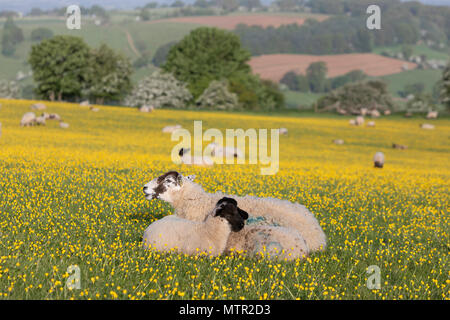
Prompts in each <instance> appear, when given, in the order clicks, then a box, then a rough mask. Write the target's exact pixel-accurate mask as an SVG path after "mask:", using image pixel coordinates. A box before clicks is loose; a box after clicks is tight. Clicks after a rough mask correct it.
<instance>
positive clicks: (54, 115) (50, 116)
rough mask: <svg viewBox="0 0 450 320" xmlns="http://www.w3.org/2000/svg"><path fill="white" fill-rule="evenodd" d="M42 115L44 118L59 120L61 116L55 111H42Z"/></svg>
mask: <svg viewBox="0 0 450 320" xmlns="http://www.w3.org/2000/svg"><path fill="white" fill-rule="evenodd" d="M42 116H43V117H44V118H45V120H57V121H61V116H60V115H59V114H57V113H45V112H44V113H43V114H42Z"/></svg>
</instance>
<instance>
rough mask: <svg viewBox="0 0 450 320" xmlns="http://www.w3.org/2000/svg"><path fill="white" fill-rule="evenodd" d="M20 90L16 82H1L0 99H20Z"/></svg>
mask: <svg viewBox="0 0 450 320" xmlns="http://www.w3.org/2000/svg"><path fill="white" fill-rule="evenodd" d="M19 94H20V88H19V86H18V85H17V83H16V82H15V81H8V80H0V98H6V99H17V98H19Z"/></svg>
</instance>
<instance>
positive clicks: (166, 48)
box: [152, 41, 177, 67]
mask: <svg viewBox="0 0 450 320" xmlns="http://www.w3.org/2000/svg"><path fill="white" fill-rule="evenodd" d="M175 44H177V41H171V42H169V43H166V44H163V45H162V46H161V47H159V48H158V50H156V52H155V55H154V56H153V59H152V63H153V64H154V65H155V66H157V67H160V66H162V65H163V64H164V63H166V59H167V55H168V54H169V52H170V49H172V47H173V46H174V45H175Z"/></svg>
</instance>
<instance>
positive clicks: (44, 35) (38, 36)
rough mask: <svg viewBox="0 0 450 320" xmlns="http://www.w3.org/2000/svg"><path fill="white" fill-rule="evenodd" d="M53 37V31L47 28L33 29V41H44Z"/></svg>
mask: <svg viewBox="0 0 450 320" xmlns="http://www.w3.org/2000/svg"><path fill="white" fill-rule="evenodd" d="M51 37H53V31H52V30H50V29H47V28H42V27H41V28H37V29H34V30H33V31H31V41H42V40H45V39H50V38H51Z"/></svg>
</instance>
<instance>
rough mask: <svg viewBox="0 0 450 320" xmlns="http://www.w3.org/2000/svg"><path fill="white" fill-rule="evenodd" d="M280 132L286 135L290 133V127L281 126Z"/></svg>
mask: <svg viewBox="0 0 450 320" xmlns="http://www.w3.org/2000/svg"><path fill="white" fill-rule="evenodd" d="M278 132H279V133H280V134H282V135H284V136H286V135H287V134H288V129H287V128H280V129H278Z"/></svg>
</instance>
